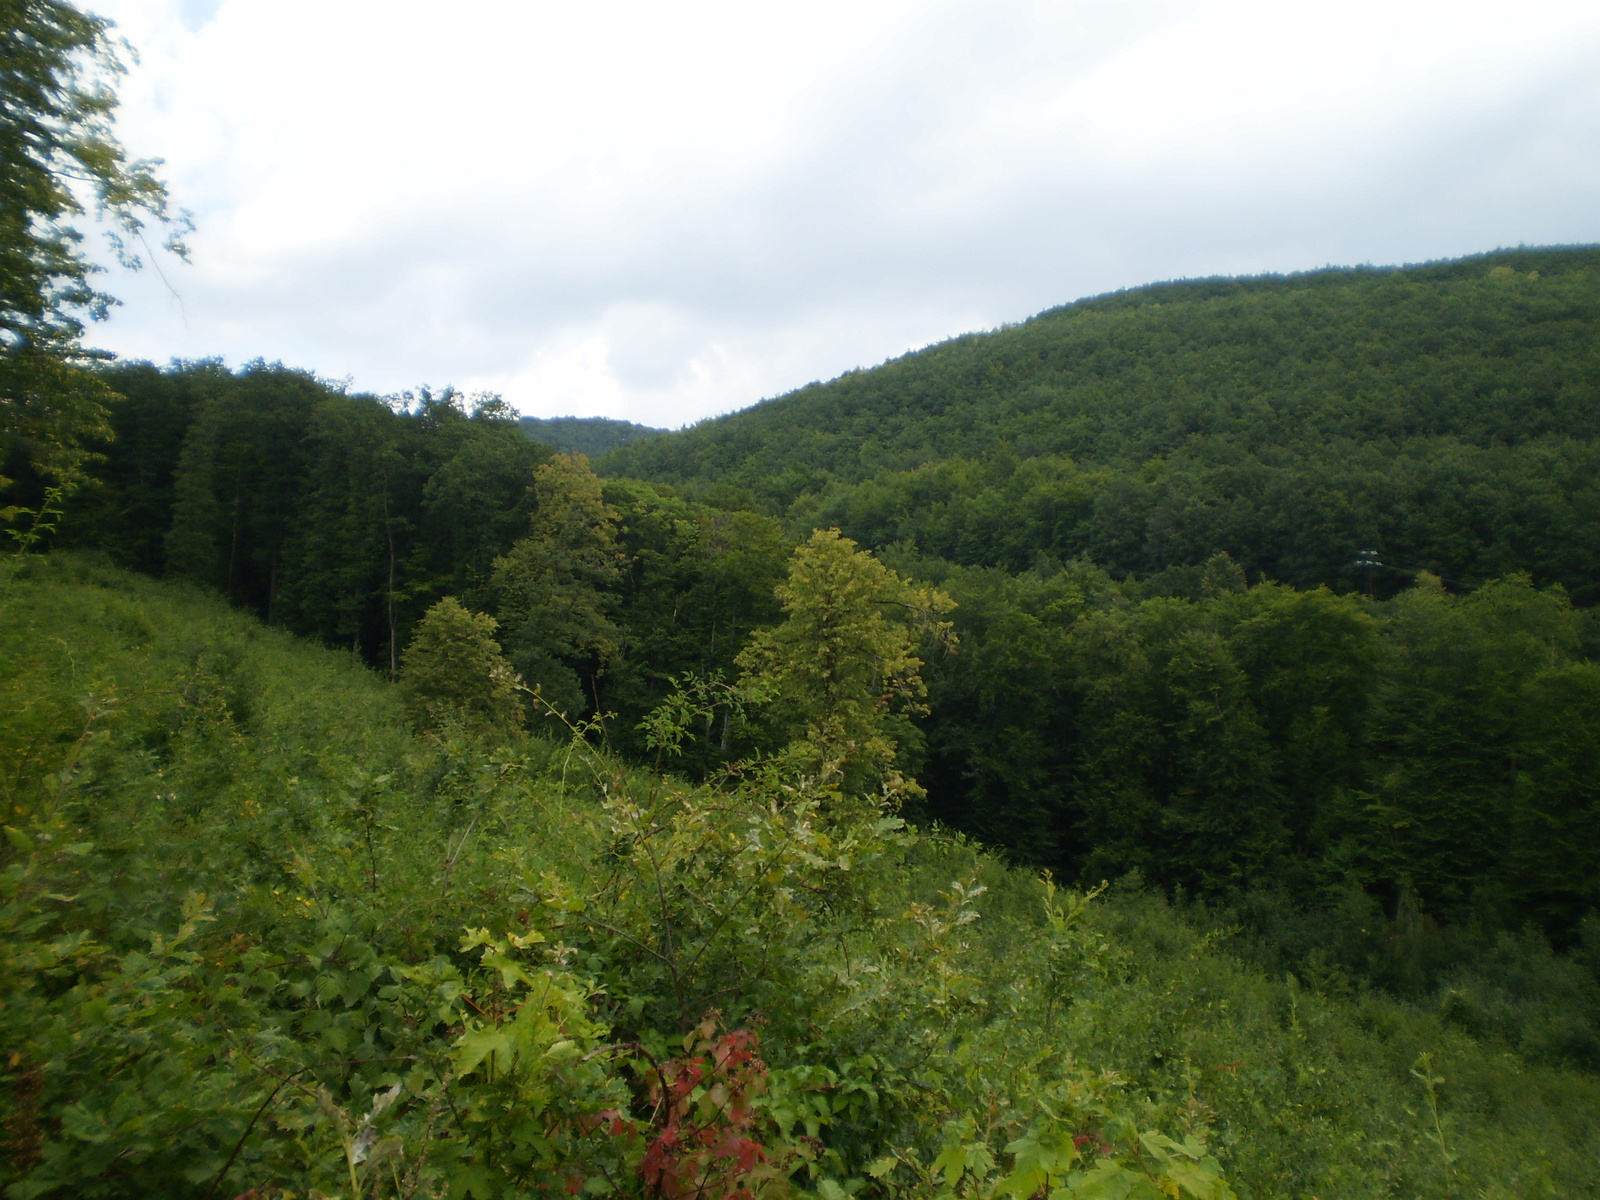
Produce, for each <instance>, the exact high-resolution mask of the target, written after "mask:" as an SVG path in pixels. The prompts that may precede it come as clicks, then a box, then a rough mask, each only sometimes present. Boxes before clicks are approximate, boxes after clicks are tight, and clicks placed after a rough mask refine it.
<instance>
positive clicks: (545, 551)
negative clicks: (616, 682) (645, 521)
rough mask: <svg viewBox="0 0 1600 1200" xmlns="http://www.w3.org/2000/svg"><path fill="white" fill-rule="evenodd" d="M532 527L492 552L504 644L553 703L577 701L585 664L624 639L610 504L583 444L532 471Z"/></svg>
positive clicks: (594, 667) (599, 660)
mask: <svg viewBox="0 0 1600 1200" xmlns="http://www.w3.org/2000/svg"><path fill="white" fill-rule="evenodd" d="M533 491H534V499H535V501H536V507H535V509H534V512H533V516H532V518H531V521H530V528H529V530H528V536H527V537H525V538H523V539H521V540H520V541H518V542H517V544H516V545H514V546H512V548H511V550H510V552H509V553H507V554H505V555H503V556H502V557H500V558H497V559H496V560H495V564H494V578H493V581H492V587H493V590H494V594H495V596H496V598H497V600H498V612H499V614H500V625H501V628H503V629H504V630H505V636H506V649H507V652H508V653H509V654H510V656H511V661H512V662H513V663H515V664H516V667H517V670H518V672H519V673H520V674H521V675H522V676H523V678H524V679H526V680H527V681H528V683H529V684H531V685H533V686H536V687H538V688H539V690H540V693H541V694H542V695H543V696H544V698H545V699H546V700H547V701H549V702H550V703H551V704H552V705H553V706H554V707H556V708H557V709H560V710H562V711H565V712H569V713H574V714H575V713H577V712H580V711H582V710H583V709H584V708H585V707H586V704H585V703H584V696H583V689H582V686H581V683H580V677H581V675H582V674H589V675H591V676H592V675H593V674H595V673H597V672H599V671H601V670H604V669H605V667H606V666H608V665H609V664H610V663H611V662H613V661H614V660H615V659H616V657H617V656H618V654H620V653H621V649H622V633H621V631H620V630H619V629H618V628H617V626H616V624H615V623H614V622H613V621H612V619H611V610H612V608H613V606H614V604H615V597H614V595H613V594H612V592H611V591H610V589H612V588H613V587H614V586H615V585H616V583H617V582H618V581H619V580H620V578H621V576H622V564H623V554H622V552H621V551H620V550H618V548H617V540H616V525H617V522H616V513H615V512H614V511H613V510H612V508H611V506H610V505H608V504H607V503H606V502H605V499H604V498H603V496H602V495H601V491H600V480H599V478H598V477H597V476H596V475H595V473H594V472H593V471H591V470H590V469H589V460H588V459H587V458H585V457H584V456H583V455H581V454H572V455H567V454H557V455H555V456H554V457H553V458H551V459H550V461H549V462H546V463H543V464H542V465H540V467H539V468H538V469H537V470H536V471H535V472H534V477H533Z"/></svg>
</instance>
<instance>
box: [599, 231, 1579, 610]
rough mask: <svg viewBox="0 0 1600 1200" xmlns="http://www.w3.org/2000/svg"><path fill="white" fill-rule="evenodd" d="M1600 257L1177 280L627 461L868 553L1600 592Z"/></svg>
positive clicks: (655, 444) (650, 445)
mask: <svg viewBox="0 0 1600 1200" xmlns="http://www.w3.org/2000/svg"><path fill="white" fill-rule="evenodd" d="M1597 437H1600V250H1597V249H1594V248H1577V249H1542V250H1518V251H1508V252H1496V253H1494V254H1488V255H1483V256H1480V257H1476V258H1470V259H1463V260H1459V261H1453V262H1445V263H1438V264H1432V265H1427V266H1420V267H1407V268H1403V269H1392V270H1390V269H1383V270H1379V269H1357V270H1325V271H1317V272H1313V273H1309V274H1304V275H1294V276H1288V277H1264V278H1252V279H1212V280H1201V281H1196V282H1183V283H1170V284H1159V285H1153V286H1150V287H1143V288H1139V289H1136V290H1132V291H1128V292H1122V293H1117V294H1114V295H1109V296H1104V297H1100V298H1097V299H1091V300H1085V301H1082V302H1080V303H1076V304H1071V305H1068V306H1066V307H1063V308H1059V309H1055V310H1052V311H1049V312H1046V313H1043V314H1041V315H1040V316H1038V317H1035V318H1033V319H1032V320H1030V321H1027V322H1025V323H1023V324H1021V325H1018V326H1014V327H1009V328H1005V329H1001V330H998V331H996V332H993V333H985V334H974V335H970V336H967V337H961V338H957V339H954V340H952V341H949V342H945V343H942V344H940V345H937V346H934V347H931V348H930V349H927V350H924V351H920V352H918V353H915V354H909V355H907V356H905V357H904V358H901V359H898V360H895V361H893V362H889V363H886V364H884V365H883V366H881V367H877V368H874V369H872V370H863V371H856V372H852V373H850V374H847V375H844V376H842V377H840V378H838V379H836V380H833V381H832V382H830V383H826V384H813V385H811V386H809V387H806V388H803V389H801V390H800V391H798V392H795V393H793V394H791V395H788V396H784V397H780V398H778V399H775V400H770V401H766V402H764V403H761V404H758V405H756V406H754V407H753V408H750V409H747V410H744V411H742V412H739V413H735V414H733V415H731V416H727V417H722V418H718V419H716V420H713V421H707V422H704V423H702V424H700V425H698V426H695V427H694V428H692V429H690V430H687V431H685V432H683V433H681V434H672V435H669V436H666V437H662V438H657V439H653V440H651V441H650V442H647V443H643V444H639V445H636V446H630V447H626V448H624V449H622V450H619V451H616V452H614V453H613V454H612V455H611V456H610V457H609V458H608V459H607V460H606V462H605V463H604V464H603V469H605V470H607V471H608V472H610V473H613V474H626V475H633V476H637V477H640V478H645V479H653V480H661V481H666V482H670V483H674V484H677V485H680V486H686V487H689V488H692V489H699V490H700V491H702V492H704V493H706V494H707V495H708V496H710V497H713V498H715V497H718V496H719V495H720V496H721V497H723V498H724V499H723V501H722V502H726V503H738V502H740V501H741V497H742V498H743V502H756V503H759V504H761V505H763V506H765V507H767V508H768V509H769V510H772V511H776V512H788V513H789V514H790V515H791V516H792V517H793V518H794V519H795V520H796V522H797V523H800V524H811V523H814V524H837V525H840V526H841V527H842V528H843V529H844V530H845V532H846V533H849V534H851V535H852V536H855V537H857V538H859V539H861V540H862V541H864V542H865V543H867V544H869V545H874V546H884V545H888V544H890V543H893V542H903V543H904V542H914V543H915V544H916V546H917V548H918V549H919V550H920V551H921V552H922V553H925V554H933V555H938V556H941V557H944V558H948V559H950V560H952V561H955V562H958V563H963V564H967V565H999V566H1005V567H1008V568H1010V569H1013V570H1017V569H1022V568H1024V567H1027V566H1029V565H1030V564H1031V563H1032V562H1033V561H1035V559H1036V558H1037V557H1038V556H1039V555H1041V554H1044V555H1052V556H1056V557H1060V558H1072V557H1076V556H1080V555H1082V556H1087V557H1089V558H1091V559H1092V560H1094V561H1095V562H1097V563H1098V564H1100V565H1101V566H1103V567H1106V568H1108V569H1110V570H1112V571H1113V572H1115V573H1117V574H1119V575H1121V574H1122V573H1124V572H1136V573H1138V574H1141V575H1144V574H1149V573H1152V572H1155V571H1159V570H1162V569H1165V568H1168V567H1173V566H1183V565H1192V564H1198V563H1201V562H1204V561H1205V559H1206V558H1207V557H1208V556H1209V555H1211V554H1213V553H1215V552H1216V551H1218V550H1226V551H1228V552H1229V553H1231V554H1232V555H1233V557H1234V558H1235V559H1236V560H1238V561H1239V562H1240V563H1241V564H1243V565H1245V566H1246V567H1247V568H1249V569H1250V570H1251V571H1252V572H1259V573H1262V574H1265V575H1267V576H1268V577H1271V578H1276V579H1282V580H1285V581H1288V582H1293V583H1296V584H1299V585H1311V584H1317V583H1330V584H1344V585H1352V584H1354V583H1356V582H1358V581H1359V579H1360V577H1359V576H1358V574H1357V573H1356V572H1354V571H1353V570H1352V569H1351V565H1350V564H1351V563H1352V561H1353V560H1354V558H1355V557H1356V555H1357V553H1358V552H1359V551H1360V550H1362V549H1366V548H1376V549H1378V550H1379V551H1380V552H1381V553H1382V554H1383V556H1384V557H1385V559H1386V561H1387V562H1388V563H1390V564H1391V565H1393V566H1396V567H1399V568H1404V569H1405V571H1406V572H1407V573H1409V572H1411V571H1414V570H1416V569H1418V568H1426V569H1429V570H1431V571H1433V572H1434V573H1436V574H1442V575H1444V576H1446V577H1447V579H1461V580H1463V581H1467V582H1473V583H1476V582H1479V581H1482V580H1484V579H1487V578H1492V577H1495V576H1498V575H1502V574H1504V573H1506V572H1508V571H1512V570H1528V571H1531V572H1533V574H1534V576H1535V578H1536V579H1537V580H1538V581H1539V582H1541V583H1543V582H1551V581H1554V582H1559V583H1562V584H1563V585H1565V586H1566V587H1567V588H1568V589H1569V590H1571V591H1572V592H1573V593H1574V595H1575V596H1577V597H1578V598H1580V599H1582V600H1592V599H1595V598H1596V597H1600V549H1597V546H1596V543H1595V542H1594V539H1593V538H1592V537H1590V536H1589V533H1588V530H1590V529H1592V527H1593V523H1594V521H1595V520H1596V519H1597V518H1600V483H1597V481H1600V442H1597V440H1596V439H1597Z"/></svg>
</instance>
